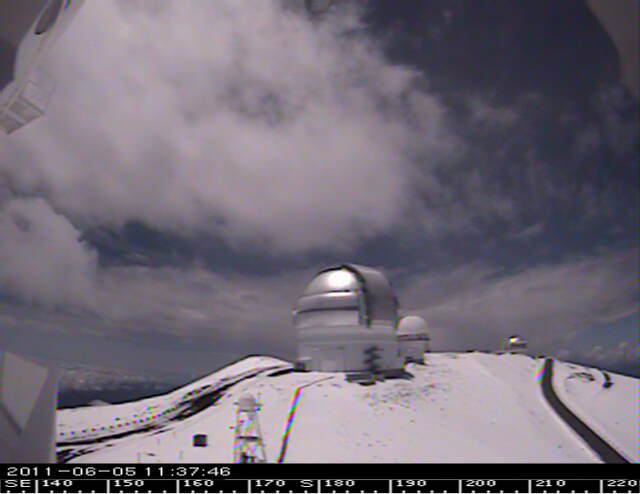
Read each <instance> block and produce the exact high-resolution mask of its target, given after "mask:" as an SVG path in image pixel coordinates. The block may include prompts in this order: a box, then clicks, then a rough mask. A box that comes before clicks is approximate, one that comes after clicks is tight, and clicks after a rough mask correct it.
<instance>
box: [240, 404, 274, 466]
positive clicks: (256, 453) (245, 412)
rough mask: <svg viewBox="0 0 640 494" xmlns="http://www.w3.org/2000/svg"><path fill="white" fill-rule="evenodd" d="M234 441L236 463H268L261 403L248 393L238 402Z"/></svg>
mask: <svg viewBox="0 0 640 494" xmlns="http://www.w3.org/2000/svg"><path fill="white" fill-rule="evenodd" d="M237 405H238V409H237V411H236V427H235V433H234V436H235V438H234V441H233V462H234V463H266V462H267V454H266V453H265V450H264V441H263V439H262V432H261V431H260V422H259V421H258V411H259V410H260V406H261V405H260V403H258V402H257V401H256V399H255V398H254V397H253V395H251V394H249V393H247V394H245V395H242V397H240V399H239V400H238V403H237Z"/></svg>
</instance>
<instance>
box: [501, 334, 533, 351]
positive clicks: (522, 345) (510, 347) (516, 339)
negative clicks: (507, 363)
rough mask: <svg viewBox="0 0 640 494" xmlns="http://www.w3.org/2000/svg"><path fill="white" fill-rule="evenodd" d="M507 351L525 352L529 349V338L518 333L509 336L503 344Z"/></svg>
mask: <svg viewBox="0 0 640 494" xmlns="http://www.w3.org/2000/svg"><path fill="white" fill-rule="evenodd" d="M503 349H504V350H505V351H507V352H524V351H525V350H526V349H527V340H525V339H524V338H523V337H522V336H518V335H517V334H514V335H511V336H509V337H508V338H507V339H506V340H505V341H504V344H503Z"/></svg>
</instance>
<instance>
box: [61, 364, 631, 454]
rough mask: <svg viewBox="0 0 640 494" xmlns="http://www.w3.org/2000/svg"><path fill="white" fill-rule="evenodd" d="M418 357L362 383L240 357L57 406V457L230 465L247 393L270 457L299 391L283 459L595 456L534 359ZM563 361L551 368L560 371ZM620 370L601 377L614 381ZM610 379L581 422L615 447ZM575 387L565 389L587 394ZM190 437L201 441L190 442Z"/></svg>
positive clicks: (616, 393)
mask: <svg viewBox="0 0 640 494" xmlns="http://www.w3.org/2000/svg"><path fill="white" fill-rule="evenodd" d="M426 359H427V362H426V365H420V364H408V365H407V366H406V371H407V375H406V376H405V377H404V378H398V379H388V380H386V381H383V382H377V383H375V384H373V385H370V386H363V385H361V384H358V383H354V382H349V381H347V379H346V376H345V374H344V373H340V372H294V371H293V370H292V369H291V365H290V364H289V363H287V362H284V361H282V360H278V359H274V358H270V357H251V358H247V359H245V360H242V361H240V362H237V363H235V364H232V365H230V366H228V367H225V368H224V369H222V370H220V371H218V372H215V373H213V374H211V375H209V376H207V377H205V378H202V379H199V380H198V381H196V382H194V383H192V384H190V385H188V386H185V387H183V388H180V389H178V390H175V391H174V392H172V393H169V394H166V395H162V396H158V397H154V398H148V399H145V400H141V401H137V402H132V403H127V404H121V405H112V406H102V407H83V408H79V409H71V410H63V411H61V412H60V414H59V415H60V417H59V428H58V441H59V443H58V454H59V457H60V458H61V459H63V460H65V459H66V460H70V461H74V462H149V461H153V462H189V463H191V462H194V463H200V462H202V463H207V462H221V463H224V462H230V461H232V448H233V439H234V438H233V429H234V425H235V420H236V409H237V407H236V401H237V399H238V398H239V397H240V396H241V395H243V394H245V393H247V392H249V393H251V394H253V395H254V396H256V397H257V398H258V400H259V401H260V402H261V404H262V408H261V410H260V412H259V414H258V417H259V420H260V426H261V430H262V433H263V439H264V442H265V448H266V454H267V459H268V461H270V462H273V461H275V460H276V458H278V457H279V456H280V455H281V454H282V451H281V450H282V445H283V435H284V432H285V428H286V427H287V419H288V417H289V416H290V411H291V407H292V399H293V397H294V395H295V394H296V391H297V390H298V389H300V392H298V393H297V394H298V397H297V398H296V407H297V408H296V413H295V417H294V419H293V421H292V422H291V424H289V432H290V435H289V442H288V447H287V450H286V455H283V460H284V461H285V462H417V463H427V462H553V463H555V462H598V461H600V460H599V458H598V456H597V455H595V454H594V453H593V452H592V451H591V449H590V448H589V447H588V446H587V445H586V444H585V443H584V442H583V441H582V439H581V438H580V437H578V436H577V435H576V434H575V433H574V432H573V430H572V429H571V428H570V427H569V426H567V425H566V424H565V423H564V422H563V421H562V419H560V418H559V417H558V416H557V415H556V413H555V412H554V411H553V410H552V409H551V407H550V406H549V405H548V404H547V402H546V401H545V399H544V397H543V394H542V391H541V386H540V370H541V368H542V366H543V365H544V361H543V360H542V359H536V358H532V357H528V356H525V355H510V354H502V355H496V354H485V353H479V352H473V353H464V354H456V353H428V354H426ZM564 367H565V364H561V363H559V364H558V366H557V368H558V369H559V373H560V374H558V379H560V380H562V379H563V377H562V376H561V373H562V370H560V369H561V368H564ZM592 372H595V371H593V370H592ZM620 377H622V376H617V375H611V378H612V379H613V380H614V381H615V382H616V385H617V383H618V381H620V382H622V381H624V380H620ZM554 381H555V379H554ZM558 382H560V381H558ZM631 382H635V384H636V386H637V380H633V379H631ZM555 388H556V390H558V385H555ZM614 388H615V385H614V387H613V388H612V389H611V392H610V393H607V394H603V396H602V398H601V400H602V406H600V407H599V408H598V410H597V420H596V421H594V422H593V423H596V422H597V424H599V427H600V428H599V429H598V433H599V434H600V435H601V436H602V437H603V438H605V439H606V440H611V444H612V445H614V446H615V445H617V444H622V443H624V441H623V440H621V439H620V438H622V437H629V436H630V437H633V435H634V433H635V431H636V424H635V421H634V420H631V415H633V413H632V412H630V411H629V410H628V409H627V408H628V407H629V403H630V402H631V401H633V396H635V395H634V394H633V393H631V391H632V386H631V385H629V386H627V385H625V386H620V387H619V388H618V389H617V390H616V389H614ZM587 389H589V388H587ZM587 389H583V387H581V386H574V388H573V390H572V393H573V394H574V395H576V396H579V397H582V398H584V399H589V395H588V392H587ZM558 391H559V390H558ZM573 402H575V403H576V404H578V405H579V402H578V401H577V400H575V399H574V400H573ZM573 402H571V403H568V406H572V404H573ZM587 415H589V414H587ZM593 415H595V413H594V414H593ZM116 418H117V419H119V420H116ZM122 422H124V425H122V426H120V427H118V426H117V425H116V423H122ZM109 427H113V428H109ZM83 430H84V431H85V432H84V433H82V435H81V431H83ZM71 432H75V434H71ZM63 434H64V435H63ZM202 434H204V435H206V436H207V437H208V444H207V447H194V446H193V438H194V436H195V435H202ZM71 436H73V439H69V438H70V437H71ZM628 444H629V441H628V440H627V442H626V443H624V444H622V446H623V447H624V448H625V449H624V450H625V451H627V452H628ZM632 461H634V460H632Z"/></svg>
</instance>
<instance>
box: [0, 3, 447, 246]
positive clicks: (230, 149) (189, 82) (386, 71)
mask: <svg viewBox="0 0 640 494" xmlns="http://www.w3.org/2000/svg"><path fill="white" fill-rule="evenodd" d="M140 5H141V4H134V7H138V8H133V7H132V6H131V5H129V6H127V4H126V3H123V2H120V3H116V2H88V3H87V4H86V5H85V7H84V8H83V10H81V12H80V13H79V15H78V17H77V19H76V21H75V22H74V24H73V25H72V26H71V27H70V29H69V31H68V32H67V33H66V34H65V36H64V37H63V39H61V41H60V43H59V45H58V46H57V49H56V52H55V56H54V57H52V59H51V61H50V68H49V70H50V71H51V72H52V73H54V74H55V75H56V77H57V78H58V79H59V84H58V92H57V94H56V96H55V98H54V101H53V104H52V105H51V108H50V109H49V112H48V115H47V116H46V117H45V118H44V119H43V120H41V121H39V122H37V123H34V124H33V125H32V126H30V127H28V128H25V129H23V131H21V132H20V133H17V134H15V136H12V137H11V139H5V140H4V141H3V142H2V147H1V148H0V170H4V172H5V173H8V174H10V176H11V177H12V180H13V182H15V183H16V184H17V185H18V186H19V187H21V188H22V189H23V190H36V189H38V190H45V191H46V193H47V195H48V197H49V198H50V200H51V201H52V204H54V205H55V207H56V208H58V209H60V210H62V211H64V212H65V213H67V214H70V215H72V216H74V217H80V218H82V219H84V220H86V221H94V222H95V221H97V222H102V223H112V224H116V225H118V224H122V223H123V222H126V221H127V220H132V219H136V220H140V221H143V222H146V223H147V224H149V225H151V226H154V227H157V228H160V229H172V230H180V231H185V230H186V231H190V232H193V231H202V230H204V231H209V232H210V231H216V232H220V231H222V233H223V234H224V235H225V236H226V238H227V240H229V241H231V242H236V243H237V242H240V243H242V244H243V245H253V244H255V242H261V243H262V244H263V245H265V244H266V246H270V247H271V248H275V249H277V250H279V251H285V252H286V251H289V252H290V251H300V250H307V249H313V248H318V247H327V246H330V247H332V248H335V249H340V248H348V247H350V246H352V245H354V243H356V242H357V241H358V240H360V239H362V238H363V237H366V236H368V235H373V234H376V233H380V232H386V231H388V230H390V229H392V228H393V227H394V225H395V224H396V223H397V221H398V220H399V219H401V218H402V217H403V212H404V211H405V209H406V208H407V206H408V204H409V203H410V202H411V200H412V195H411V194H412V189H411V187H410V172H411V169H412V166H413V165H412V158H413V157H415V156H416V154H418V152H419V153H420V154H421V157H422V158H424V157H427V158H428V157H432V158H433V159H434V160H435V159H436V158H437V157H438V156H440V155H441V154H442V153H446V152H447V150H449V149H451V138H450V137H449V136H448V134H447V131H446V128H445V127H446V126H445V124H444V109H443V106H442V105H441V104H440V103H439V102H438V101H437V100H436V99H435V98H433V97H432V96H429V95H428V94H425V93H423V92H421V91H419V90H418V89H417V88H416V80H418V79H419V78H420V76H419V74H418V73H417V72H415V71H413V70H411V69H409V68H406V67H400V66H395V65H391V64H389V63H388V62H387V61H386V60H385V59H384V57H383V55H382V53H381V52H380V50H379V49H378V48H377V46H376V44H375V43H374V42H373V41H372V39H371V38H369V37H367V36H365V35H364V34H363V33H364V31H363V29H362V26H360V24H359V18H358V12H357V9H347V10H340V11H339V14H340V15H338V13H336V14H334V15H328V16H327V17H326V19H325V20H324V21H323V22H311V21H310V20H309V19H308V18H306V17H304V16H301V15H298V14H295V13H294V12H293V11H287V10H284V9H283V8H282V7H281V6H280V3H279V2H271V1H260V2H239V1H237V0H218V1H216V2H210V1H208V0H206V1H190V2H187V1H180V2H165V3H162V4H158V6H157V7H156V8H154V10H153V11H149V9H148V8H146V7H144V6H143V7H142V8H140Z"/></svg>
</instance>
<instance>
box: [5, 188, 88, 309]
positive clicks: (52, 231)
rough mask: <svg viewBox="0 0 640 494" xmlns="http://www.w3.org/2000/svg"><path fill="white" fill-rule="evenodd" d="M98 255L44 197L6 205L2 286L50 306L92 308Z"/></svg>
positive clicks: (13, 201)
mask: <svg viewBox="0 0 640 494" xmlns="http://www.w3.org/2000/svg"><path fill="white" fill-rule="evenodd" d="M95 270H96V254H95V252H93V251H92V250H91V249H89V248H88V247H87V246H86V245H85V244H84V243H83V242H82V241H81V240H80V233H79V232H78V231H77V230H76V229H75V228H74V227H73V225H71V224H70V223H69V221H68V220H67V219H66V218H65V217H64V216H61V215H60V214H57V213H56V212H55V211H53V210H52V209H51V207H50V206H49V204H47V203H46V202H45V201H44V200H43V199H40V198H37V199H13V200H9V201H7V202H6V203H5V204H4V205H2V204H0V287H2V291H3V292H5V293H10V294H14V295H17V296H20V297H23V298H25V299H27V300H31V301H35V302H38V303H41V304H44V305H47V306H56V305H71V306H81V307H91V306H92V305H93V296H94V275H95Z"/></svg>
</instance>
